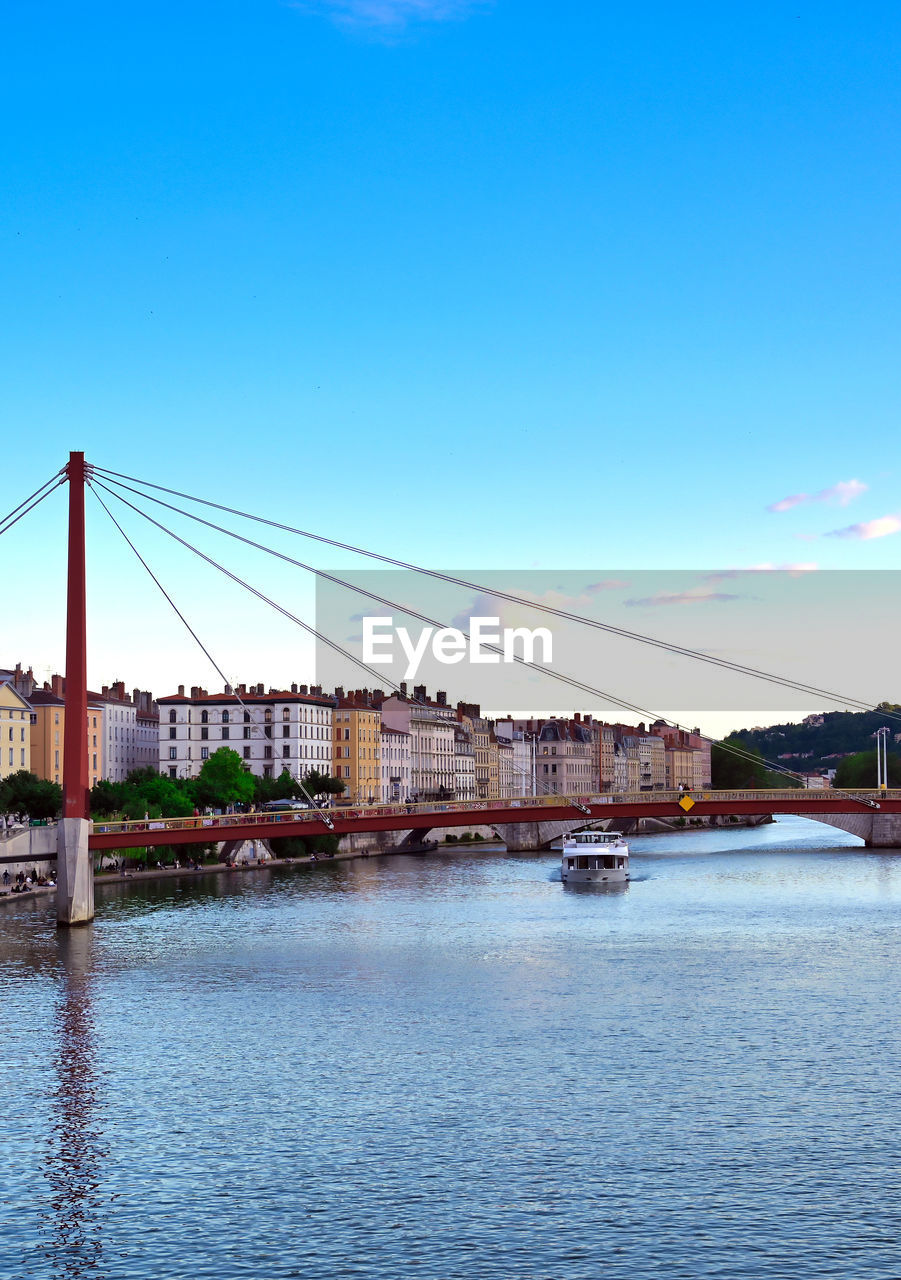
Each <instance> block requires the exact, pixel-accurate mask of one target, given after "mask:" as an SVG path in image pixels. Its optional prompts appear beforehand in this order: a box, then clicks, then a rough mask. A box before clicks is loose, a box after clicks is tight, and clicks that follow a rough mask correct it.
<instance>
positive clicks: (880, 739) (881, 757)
mask: <svg viewBox="0 0 901 1280" xmlns="http://www.w3.org/2000/svg"><path fill="white" fill-rule="evenodd" d="M890 732H891V730H890V729H889V728H888V726H887V725H883V726H882V728H881V729H877V730H876V788H877V790H879V791H886V790H887V789H888V748H887V746H886V739H887V737H888V735H889V733H890Z"/></svg>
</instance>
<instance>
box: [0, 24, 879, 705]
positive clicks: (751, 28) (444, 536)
mask: <svg viewBox="0 0 901 1280" xmlns="http://www.w3.org/2000/svg"><path fill="white" fill-rule="evenodd" d="M899 53H901V12H899V10H898V7H897V6H896V5H889V4H861V5H857V6H853V7H852V6H849V5H839V4H819V5H817V6H813V7H811V6H805V5H804V4H803V3H801V0H791V3H784V4H781V3H780V4H776V3H762V4H761V3H757V4H754V5H748V4H736V5H731V6H724V5H719V4H712V3H710V4H688V5H683V6H672V5H660V4H654V3H650V4H646V5H643V6H639V7H635V6H628V7H627V6H618V7H617V6H607V5H598V4H587V3H572V4H565V5H562V6H561V5H558V6H549V5H546V4H541V5H539V4H535V3H516V4H514V3H511V2H504V0H496V2H495V3H490V2H489V0H486V2H485V3H474V4H467V3H464V2H462V0H461V2H459V3H456V2H454V0H340V2H335V3H331V2H329V0H309V3H298V4H285V3H274V2H270V0H253V3H248V2H239V0H232V2H231V3H221V2H219V3H216V4H212V3H205V2H200V3H189V4H184V3H181V4H178V5H176V4H172V3H160V4H157V5H155V6H153V7H151V8H147V7H144V8H141V7H135V6H123V5H121V4H115V5H114V4H111V3H96V4H93V5H90V6H74V5H70V4H59V3H53V2H52V0H51V2H50V3H48V4H45V5H43V6H40V7H36V6H34V5H32V4H27V3H24V2H23V0H11V3H10V4H8V5H7V6H6V8H5V12H4V40H3V52H2V54H0V57H2V60H3V66H2V76H0V84H2V89H0V92H2V95H3V98H4V103H3V107H4V120H5V124H6V127H5V128H4V130H3V136H2V140H0V158H2V171H3V174H4V187H5V199H4V201H3V205H2V211H0V236H2V243H3V253H2V256H0V272H2V281H0V283H2V295H0V296H2V299H3V303H2V305H3V314H4V325H3V361H4V365H5V369H4V376H3V378H2V382H0V408H2V414H3V420H4V424H5V427H4V459H5V462H6V464H7V465H6V468H5V474H6V475H7V477H8V478H9V490H8V491H9V497H10V500H9V501H8V502H7V503H5V506H4V510H6V509H9V508H10V507H12V506H14V505H15V504H16V502H17V501H18V500H19V498H20V497H22V496H24V495H25V494H26V493H27V492H29V491H30V490H31V489H33V488H35V487H36V486H37V484H39V483H40V482H41V481H42V480H43V479H45V478H46V477H47V476H48V475H50V474H51V473H52V472H53V471H54V470H55V469H56V468H57V467H58V466H59V465H61V463H62V462H63V461H64V460H65V457H66V454H67V452H68V450H69V449H71V448H83V449H85V450H86V452H87V453H88V455H89V458H90V459H91V460H92V461H95V462H99V463H102V464H103V465H106V466H108V467H111V468H113V469H115V470H120V471H124V472H129V473H132V474H135V475H139V476H143V477H146V478H148V479H151V480H160V481H162V482H163V483H166V482H168V480H170V479H171V480H175V481H177V483H176V487H179V488H182V487H183V488H185V489H188V490H190V491H192V492H197V493H200V494H203V495H208V496H211V497H220V496H222V495H227V499H228V500H229V501H231V500H234V501H235V502H236V504H237V505H243V506H246V507H247V508H249V509H252V510H258V511H262V512H264V513H270V514H274V515H275V516H276V517H277V518H280V519H287V520H289V521H291V522H297V523H301V524H303V525H304V526H306V527H310V528H314V529H319V530H322V531H323V532H326V533H329V534H332V535H334V536H338V537H340V538H346V539H347V540H349V541H352V542H361V543H363V544H365V545H368V546H373V547H376V548H381V549H386V550H388V551H390V552H391V553H393V554H396V555H400V556H401V557H406V556H409V557H411V558H416V559H419V560H421V561H425V562H426V563H430V564H438V565H450V564H453V565H457V566H459V565H465V566H467V568H479V567H483V568H485V569H499V568H504V567H506V566H509V567H512V568H532V567H537V568H551V569H554V568H567V569H570V568H585V569H590V570H592V571H605V570H608V569H609V570H617V569H623V568H643V567H646V568H680V569H681V568H686V567H688V568H699V569H700V568H706V569H712V568H734V567H746V566H751V565H759V564H774V565H783V564H798V563H802V564H811V565H813V564H815V565H817V566H819V567H820V568H862V567H866V568H893V567H894V566H895V564H896V562H897V553H898V548H899V547H901V537H899V536H897V534H898V531H899V530H901V517H899V512H901V493H899V489H898V461H897V444H896V441H897V438H898V432H897V426H898V422H897V419H898V391H899V369H901V361H899V359H898V338H899V320H898V284H899V279H898V277H899V253H901V250H899V242H898V236H897V228H898V225H899V222H901V219H899V212H901V211H899V177H898V165H897V138H898V124H899V108H898V92H897V85H898V73H899V65H898V64H899ZM790 498H800V499H802V500H799V501H794V502H786V501H785V500H786V499H790ZM46 505H47V504H45V508H42V510H45V509H46ZM54 505H55V508H56V514H55V515H51V517H50V518H48V519H47V520H45V521H44V522H42V523H41V524H40V525H37V524H35V522H34V519H35V518H34V517H33V516H32V517H30V518H29V520H28V522H23V523H22V525H20V526H17V529H16V530H15V531H13V532H12V533H10V534H8V535H5V536H4V537H3V539H2V543H0V554H2V557H3V561H4V563H5V564H6V566H7V571H9V570H10V566H14V567H15V571H16V574H17V575H21V572H22V570H21V565H22V563H23V562H27V563H28V564H29V575H30V574H32V573H33V574H38V575H43V576H42V581H43V582H44V584H45V589H44V590H43V591H42V592H41V593H40V600H39V601H38V602H37V603H36V604H35V606H34V610H33V611H32V613H31V616H29V617H28V618H26V619H23V620H20V621H13V620H11V619H9V618H7V619H6V620H5V625H4V653H3V655H2V657H0V664H2V662H5V661H15V660H16V659H17V658H23V659H26V660H27V659H29V658H30V657H32V656H33V657H34V658H35V660H36V661H38V665H41V664H46V665H50V666H59V665H60V662H61V660H62V650H61V647H60V644H61V641H60V639H59V638H60V637H61V617H60V615H61V600H60V601H59V604H58V596H57V592H58V589H59V587H60V574H59V568H60V563H61V556H62V546H61V534H62V529H63V503H62V502H61V501H60V498H59V496H58V497H57V499H56V500H55V501H54ZM774 505H775V506H777V507H779V508H781V509H777V510H771V509H769V508H771V507H773V506H774ZM877 521H878V522H881V523H874V522H877ZM105 524H106V522H105V517H103V516H102V513H100V514H98V515H97V516H96V517H95V518H92V524H91V536H92V551H91V556H92V611H93V612H92V628H93V630H94V634H95V643H94V647H93V652H94V653H95V654H96V659H95V661H96V664H97V668H98V669H97V670H96V672H95V679H96V680H97V681H99V679H100V678H101V677H103V678H113V677H114V676H116V675H121V676H122V678H123V679H125V680H126V682H127V683H128V684H129V685H131V684H142V685H146V684H150V685H151V686H152V687H154V688H156V689H157V690H158V691H161V688H162V685H164V684H166V683H167V682H168V681H170V680H171V677H172V674H173V673H174V671H175V670H176V668H177V669H178V670H181V671H183V672H184V678H185V679H186V682H188V683H191V682H192V680H194V679H196V680H197V681H198V682H200V681H203V682H205V683H206V682H209V681H211V680H212V679H213V678H214V677H212V676H210V675H209V673H208V671H207V670H206V669H205V668H204V664H203V662H202V660H199V659H198V658H197V657H195V655H194V654H193V653H192V652H191V649H190V646H189V644H188V643H187V642H186V641H183V640H181V639H180V638H179V637H178V636H177V635H176V633H175V632H173V633H172V635H171V637H170V636H169V633H168V631H167V628H168V625H169V624H168V623H165V624H163V623H161V622H160V623H157V621H155V620H156V619H159V618H160V617H161V610H162V608H163V606H162V605H161V604H159V605H157V604H154V605H153V606H152V608H151V606H150V604H149V602H148V604H147V620H146V623H143V624H142V627H143V628H145V629H146V630H147V632H149V633H150V634H151V636H152V643H148V646H147V650H146V652H145V651H143V650H142V649H141V648H140V646H138V648H136V649H134V650H133V657H132V658H131V660H129V658H128V656H125V657H124V658H123V656H122V654H123V644H122V634H121V626H120V625H119V623H118V622H117V617H118V616H119V614H118V612H117V610H119V609H120V607H121V592H122V591H123V590H125V586H124V584H125V583H126V582H127V580H128V578H129V575H134V574H135V573H140V572H141V571H140V570H135V569H133V568H131V567H129V563H128V558H127V557H128V555H129V554H130V553H128V552H127V551H124V552H123V551H121V550H120V549H118V548H116V547H115V546H114V545H113V542H112V540H111V539H110V536H109V534H108V531H107V529H106V527H105ZM130 527H133V528H134V529H135V532H136V536H137V525H134V524H132V525H131V526H130ZM842 530H845V531H850V532H847V533H846V534H845V535H844V536H826V535H830V534H833V533H835V531H842ZM140 536H141V538H142V549H146V551H147V554H148V558H150V559H151V560H152V561H153V563H154V564H155V566H159V568H160V570H161V573H162V575H163V576H165V577H166V580H167V583H168V584H169V585H170V586H171V587H172V588H173V591H174V592H175V593H176V594H177V593H178V592H181V593H182V594H181V597H180V598H181V599H183V600H184V599H189V600H192V601H193V600H195V599H196V600H197V608H198V611H199V622H202V623H203V624H204V625H205V626H207V625H208V626H209V627H210V628H213V627H215V626H216V625H217V617H216V593H217V590H218V588H217V587H216V586H210V585H209V584H208V583H207V582H206V581H205V580H204V581H201V580H200V579H197V578H196V577H195V569H194V567H193V566H191V565H189V564H188V563H187V562H186V561H185V560H184V559H183V558H182V557H181V556H180V555H176V554H175V552H174V551H172V550H170V549H169V548H166V547H164V546H163V545H162V543H161V541H160V540H159V538H157V537H156V536H155V535H154V536H150V535H145V534H143V532H142V533H141V535H140ZM316 558H317V559H318V562H320V563H328V562H331V563H338V562H340V563H348V561H347V560H346V559H345V560H340V558H337V557H335V556H328V557H325V559H324V560H323V557H322V556H318V557H316ZM18 580H19V581H22V582H23V583H24V582H25V581H27V580H28V575H25V576H24V577H20V578H18ZM141 590H142V591H144V592H145V594H146V589H145V588H144V587H143V586H142V588H141ZM289 595H290V601H291V602H293V604H294V605H295V606H296V607H297V608H301V607H306V605H307V604H308V603H309V600H310V598H311V595H310V592H309V588H308V587H307V586H300V585H297V584H296V583H295V582H294V580H292V582H291V586H290V592H289ZM715 605H716V602H713V601H711V602H708V603H706V604H705V603H702V604H701V605H700V606H699V604H698V602H697V601H695V602H694V603H687V604H686V603H682V604H681V607H683V608H694V609H697V608H698V607H709V608H714V607H715ZM129 607H130V608H133V607H134V605H133V604H130V606H129ZM679 608H680V602H676V601H674V602H673V604H672V607H671V608H668V609H660V610H658V611H657V613H656V615H655V619H654V622H655V627H656V629H657V630H658V631H659V632H666V633H668V634H673V635H675V636H676V637H678V631H679ZM261 617H262V615H258V614H257V613H250V612H248V613H247V615H246V621H245V620H244V618H245V615H243V614H242V626H241V627H240V628H239V630H240V632H241V634H242V636H243V637H244V639H245V640H246V645H247V647H246V649H241V648H240V647H237V648H236V647H235V645H236V642H235V640H234V637H233V636H223V639H222V642H221V643H222V647H224V648H225V650H226V653H225V655H224V660H227V659H228V656H229V649H230V647H231V648H232V650H233V661H234V662H235V663H236V664H239V665H240V666H241V667H242V669H243V670H244V674H245V675H246V676H247V678H253V677H254V674H255V673H254V672H252V671H250V670H248V669H247V665H249V664H250V662H251V660H252V659H253V657H254V654H256V655H258V659H259V661H258V668H259V678H261V679H267V678H269V677H268V672H267V670H266V669H265V666H266V663H267V661H268V660H269V659H268V657H267V655H268V653H269V650H267V649H266V648H265V647H263V648H261V647H260V644H261V642H262V634H261V633H262V631H265V633H266V636H267V637H268V636H269V635H270V633H273V634H277V636H278V637H279V638H278V639H277V640H272V641H271V643H272V644H273V645H275V646H277V645H279V644H288V643H289V642H288V641H287V640H285V639H284V637H283V636H282V633H281V632H280V631H279V628H278V627H276V628H274V631H273V628H271V627H270V626H269V624H268V622H266V621H265V619H264V618H263V619H262V620H261V621H258V618H261ZM158 627H159V628H161V629H162V630H160V631H158V630H157V628H158ZM164 633H165V636H166V637H167V638H165V639H164V638H161V637H162V636H163V634H164ZM214 634H215V632H214ZM251 639H252V640H253V644H251ZM170 642H171V645H172V646H173V654H172V656H171V660H168V661H167V662H166V663H163V662H162V661H160V660H159V652H160V646H161V645H162V646H163V647H166V646H168V645H169V644H170ZM267 643H269V640H268V639H267ZM291 643H293V642H291ZM254 645H256V647H254ZM57 649H59V656H58V658H54V654H55V653H56V651H57ZM176 649H177V651H178V652H177V654H176V653H175V650H176ZM276 651H277V648H276V649H273V650H272V652H273V653H275V652H276ZM176 658H177V661H176ZM110 664H114V665H115V670H110ZM245 664H247V665H245ZM101 668H102V669H101ZM135 668H137V669H135ZM145 668H149V669H145ZM301 678H302V676H301Z"/></svg>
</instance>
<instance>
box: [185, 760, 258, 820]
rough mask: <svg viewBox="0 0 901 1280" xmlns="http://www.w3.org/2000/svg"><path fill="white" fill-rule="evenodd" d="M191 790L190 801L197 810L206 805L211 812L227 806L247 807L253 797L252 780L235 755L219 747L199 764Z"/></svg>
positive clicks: (241, 761)
mask: <svg viewBox="0 0 901 1280" xmlns="http://www.w3.org/2000/svg"><path fill="white" fill-rule="evenodd" d="M192 790H193V792H194V799H195V801H196V803H197V804H198V805H199V806H200V807H201V808H203V807H204V806H205V805H210V806H211V807H213V808H215V809H224V808H225V807H226V805H230V804H250V803H251V801H252V800H253V794H254V779H253V775H252V774H251V773H250V771H249V770H248V769H247V768H246V767H245V765H244V761H243V760H242V759H241V757H240V756H239V755H238V753H237V751H232V750H230V748H228V747H220V748H219V750H218V751H214V752H213V754H212V755H211V756H210V758H209V760H205V761H204V762H203V765H202V766H201V769H200V773H199V774H198V775H197V777H196V779H195V780H194V784H193V788H192Z"/></svg>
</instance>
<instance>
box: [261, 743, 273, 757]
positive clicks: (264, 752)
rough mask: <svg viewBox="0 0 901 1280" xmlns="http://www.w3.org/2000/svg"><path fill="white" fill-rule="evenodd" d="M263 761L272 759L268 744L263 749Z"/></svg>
mask: <svg viewBox="0 0 901 1280" xmlns="http://www.w3.org/2000/svg"><path fill="white" fill-rule="evenodd" d="M263 759H264V760H271V759H272V748H271V747H270V746H269V745H268V744H267V745H266V746H265V747H264V748H263Z"/></svg>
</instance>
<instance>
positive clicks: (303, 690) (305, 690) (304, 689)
mask: <svg viewBox="0 0 901 1280" xmlns="http://www.w3.org/2000/svg"><path fill="white" fill-rule="evenodd" d="M300 692H301V693H302V694H303V695H304V697H306V695H307V694H308V693H309V692H310V690H309V688H308V686H307V685H305V684H302V685H301V686H300Z"/></svg>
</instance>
